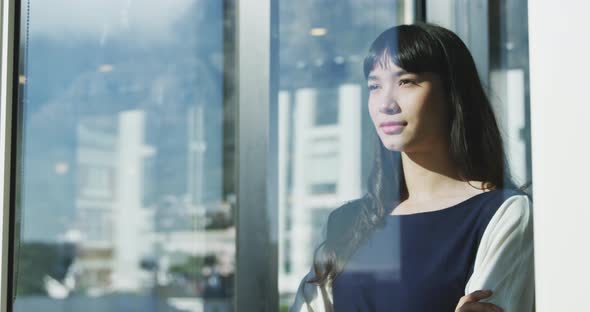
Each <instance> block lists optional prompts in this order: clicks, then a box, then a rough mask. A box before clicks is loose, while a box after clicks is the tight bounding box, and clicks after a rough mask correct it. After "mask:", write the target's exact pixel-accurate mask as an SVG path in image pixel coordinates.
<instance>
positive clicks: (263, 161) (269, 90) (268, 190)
mask: <svg viewBox="0 0 590 312" xmlns="http://www.w3.org/2000/svg"><path fill="white" fill-rule="evenodd" d="M276 3H277V2H276V1H275V0H239V1H237V4H236V13H237V14H236V16H237V19H236V21H237V24H236V25H237V27H236V32H237V38H236V39H237V45H236V47H237V49H236V51H237V52H236V53H237V55H236V57H237V61H236V64H237V67H236V68H237V76H236V77H237V82H236V85H237V86H238V87H237V94H238V108H237V110H238V115H237V116H238V118H237V159H238V164H237V182H238V184H237V221H236V223H237V239H236V244H237V247H236V248H237V259H236V285H235V287H236V298H235V304H236V311H238V312H240V311H243V312H248V311H276V310H278V304H279V302H278V282H277V279H278V270H277V268H278V263H277V262H278V254H277V233H276V225H277V217H276V216H277V212H276V209H277V205H276V203H277V201H276V183H272V182H273V181H276V180H277V179H276V177H275V176H274V175H276V174H277V172H276V170H275V169H276V157H277V151H276V148H277V144H276V142H274V141H276V139H277V136H276V135H277V134H276V108H275V107H274V106H276V105H275V104H276V96H277V93H276V82H277V76H276V74H273V71H275V72H276V68H277V67H276V65H275V64H276V55H274V56H273V54H276V53H277V52H278V51H277V50H276V46H275V45H276V43H273V40H276V36H274V37H273V35H275V34H276V23H273V22H271V20H272V21H274V19H276V18H278V17H277V16H276ZM271 125H272V127H274V128H275V129H271ZM271 133H272V134H271Z"/></svg>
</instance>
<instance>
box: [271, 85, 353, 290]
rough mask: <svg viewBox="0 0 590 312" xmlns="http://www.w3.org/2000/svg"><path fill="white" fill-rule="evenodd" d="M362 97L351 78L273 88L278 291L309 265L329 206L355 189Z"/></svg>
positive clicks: (293, 283)
mask: <svg viewBox="0 0 590 312" xmlns="http://www.w3.org/2000/svg"><path fill="white" fill-rule="evenodd" d="M362 102H363V101H362V92H361V86H360V85H353V84H344V85H341V86H339V87H337V88H334V89H312V88H305V89H298V90H295V91H294V92H289V91H282V92H280V93H279V122H278V124H279V233H280V240H281V243H280V244H279V264H280V265H279V293H281V294H289V293H294V292H295V291H296V289H297V286H298V285H299V282H300V280H301V278H302V277H303V276H304V275H305V274H306V273H307V272H308V271H309V269H310V266H311V263H312V257H313V252H314V250H315V248H316V246H317V244H318V243H320V242H321V240H323V238H324V235H325V224H326V220H327V216H328V214H329V212H330V211H332V210H333V209H334V208H336V207H338V206H339V205H341V204H343V203H344V202H345V201H346V200H350V199H354V198H358V197H359V196H360V195H361V191H362V190H361V188H362V181H361V179H362V178H361V176H362V174H361V155H362V151H361V134H362V131H361V124H362V114H363V110H362ZM290 131H292V133H290ZM291 137H292V138H293V139H292V141H291V140H290V138H291ZM289 177H291V178H290V179H289Z"/></svg>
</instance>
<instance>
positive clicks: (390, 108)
mask: <svg viewBox="0 0 590 312" xmlns="http://www.w3.org/2000/svg"><path fill="white" fill-rule="evenodd" d="M379 111H380V112H381V113H383V114H394V113H397V112H399V111H400V107H399V105H398V104H397V101H396V100H395V99H394V98H393V97H388V98H387V99H384V101H383V103H382V104H381V105H380V106H379Z"/></svg>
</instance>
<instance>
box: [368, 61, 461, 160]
mask: <svg viewBox="0 0 590 312" xmlns="http://www.w3.org/2000/svg"><path fill="white" fill-rule="evenodd" d="M387 63H388V64H389V65H388V66H385V67H382V66H379V65H376V66H375V68H374V69H373V70H372V71H371V72H370V73H369V76H368V79H367V84H368V87H369V101H368V105H369V114H370V115H371V119H372V120H373V125H374V126H375V129H376V131H377V134H378V135H379V138H380V139H381V142H382V143H383V145H384V146H385V148H387V149H388V150H391V151H393V150H395V151H400V152H406V153H408V152H424V151H428V150H431V149H432V148H433V147H434V146H436V145H438V144H440V143H446V142H447V138H448V133H449V128H448V120H449V117H448V108H447V104H446V96H445V94H444V90H443V86H442V81H441V80H440V78H439V77H438V75H436V74H433V73H421V74H416V73H410V72H406V71H405V70H403V69H402V68H400V67H398V66H397V65H395V64H393V63H392V62H391V61H389V62H386V64H387Z"/></svg>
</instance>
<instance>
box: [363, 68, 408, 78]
mask: <svg viewBox="0 0 590 312" xmlns="http://www.w3.org/2000/svg"><path fill="white" fill-rule="evenodd" d="M405 74H409V72H407V71H405V70H403V69H402V70H398V71H396V72H394V73H392V74H391V77H392V78H398V77H400V76H403V75H405ZM375 80H379V77H377V76H375V75H369V77H367V81H375Z"/></svg>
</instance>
